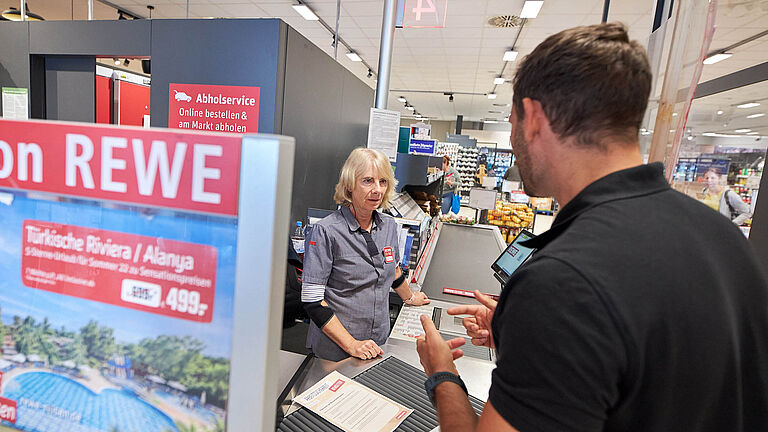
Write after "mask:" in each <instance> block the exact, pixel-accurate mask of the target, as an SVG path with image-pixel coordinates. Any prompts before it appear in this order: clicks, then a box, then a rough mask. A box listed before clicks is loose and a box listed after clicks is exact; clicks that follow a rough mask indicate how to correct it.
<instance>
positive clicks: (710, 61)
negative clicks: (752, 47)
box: [704, 53, 733, 65]
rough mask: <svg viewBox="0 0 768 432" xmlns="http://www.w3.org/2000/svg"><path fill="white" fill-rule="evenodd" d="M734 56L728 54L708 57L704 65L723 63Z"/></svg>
mask: <svg viewBox="0 0 768 432" xmlns="http://www.w3.org/2000/svg"><path fill="white" fill-rule="evenodd" d="M732 55H733V54H726V53H720V54H715V55H713V56H712V57H707V58H705V59H704V64H708V65H709V64H715V63H717V62H721V61H723V60H725V59H727V58H730V57H731V56H732Z"/></svg>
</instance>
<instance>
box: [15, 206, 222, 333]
mask: <svg viewBox="0 0 768 432" xmlns="http://www.w3.org/2000/svg"><path fill="white" fill-rule="evenodd" d="M21 237H22V256H21V280H22V282H23V283H24V285H26V286H28V287H31V288H37V289H41V290H46V291H51V292H55V293H59V294H65V295H69V296H73V297H80V298H84V299H88V300H94V301H98V302H102V303H109V304H113V305H116V306H121V307H126V308H131V309H137V310H141V311H145V312H151V313H156V314H160V315H166V316H171V317H174V318H182V319H186V320H191V321H198V322H211V319H212V317H213V300H214V297H215V291H216V266H217V258H218V253H217V251H216V248H215V247H213V246H208V245H201V244H195V243H187V242H181V241H175V240H168V239H164V238H157V237H148V236H140V235H135V234H126V233H121V232H116V231H106V230H100V229H94V228H86V227H80V226H75V225H63V224H57V223H52V222H43V221H36V220H25V221H24V225H23V227H22V233H21Z"/></svg>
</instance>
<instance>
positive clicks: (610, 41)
mask: <svg viewBox="0 0 768 432" xmlns="http://www.w3.org/2000/svg"><path fill="white" fill-rule="evenodd" d="M651 79H652V76H651V68H650V65H649V64H648V57H647V56H646V54H645V49H643V47H642V46H641V45H640V44H639V43H637V42H636V41H631V42H630V40H629V35H628V34H627V29H626V27H624V25H623V24H620V23H607V24H598V25H592V26H585V27H574V28H571V29H568V30H564V31H561V32H560V33H557V34H554V35H552V36H550V37H548V38H547V39H545V40H544V42H542V43H541V44H540V45H539V46H537V47H536V49H534V50H533V52H531V53H530V54H529V55H527V56H525V58H524V59H523V61H522V62H521V63H520V67H519V68H518V70H517V73H516V74H515V79H514V95H513V97H512V101H513V104H514V106H515V110H516V113H517V118H518V121H519V120H521V119H522V118H523V117H524V112H523V104H522V101H523V98H531V99H534V100H537V101H539V102H540V103H541V106H542V108H543V109H544V113H545V114H546V116H547V118H548V119H549V121H550V125H551V127H552V130H553V131H554V132H555V133H556V134H557V135H559V136H560V137H561V138H566V137H573V138H575V141H576V143H578V144H579V145H583V146H598V147H601V146H602V145H603V141H604V140H605V139H609V138H610V139H614V140H617V141H620V142H627V143H629V142H635V141H636V140H637V133H638V130H639V128H640V124H641V123H642V121H643V116H644V114H645V109H646V107H647V106H648V96H649V94H650V91H651Z"/></svg>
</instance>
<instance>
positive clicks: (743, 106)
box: [736, 102, 760, 108]
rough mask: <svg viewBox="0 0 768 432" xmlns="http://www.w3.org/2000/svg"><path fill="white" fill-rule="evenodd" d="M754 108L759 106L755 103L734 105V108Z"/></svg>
mask: <svg viewBox="0 0 768 432" xmlns="http://www.w3.org/2000/svg"><path fill="white" fill-rule="evenodd" d="M756 106H760V104H759V103H757V102H748V103H744V104H741V105H736V108H754V107H756Z"/></svg>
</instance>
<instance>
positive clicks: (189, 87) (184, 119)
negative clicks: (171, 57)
mask: <svg viewBox="0 0 768 432" xmlns="http://www.w3.org/2000/svg"><path fill="white" fill-rule="evenodd" d="M259 91H260V88H259V87H242V86H220V85H199V84H174V83H171V84H170V85H169V87H168V127H169V128H174V129H195V130H201V131H210V132H231V133H239V134H244V133H256V132H258V131H259Z"/></svg>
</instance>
